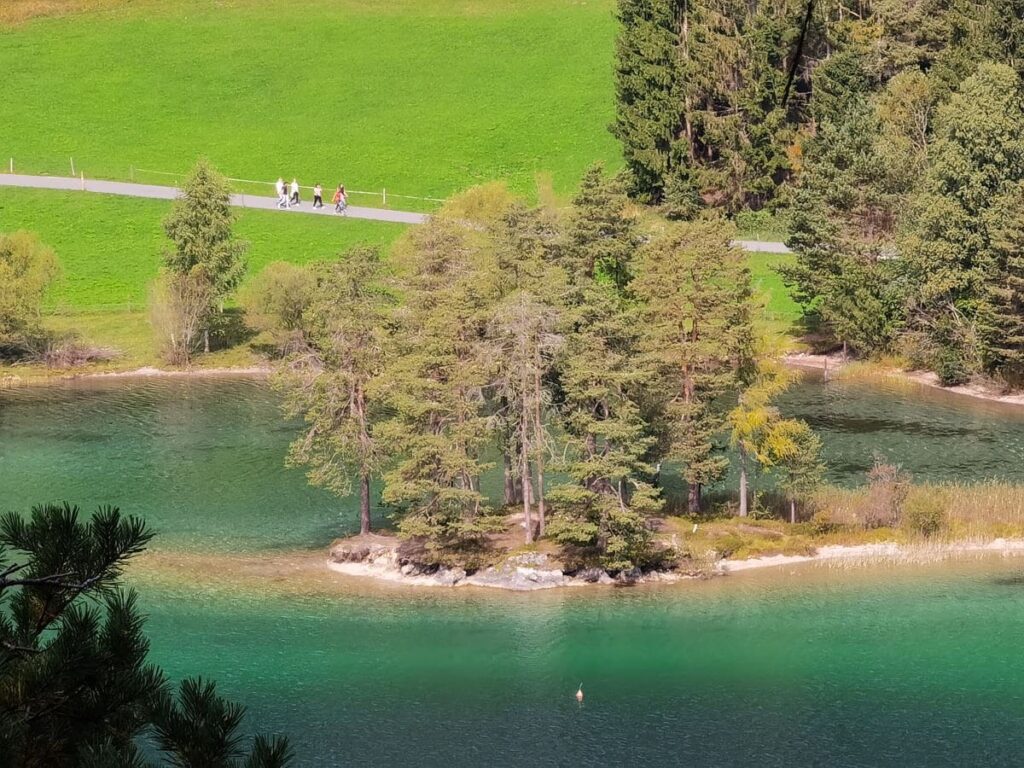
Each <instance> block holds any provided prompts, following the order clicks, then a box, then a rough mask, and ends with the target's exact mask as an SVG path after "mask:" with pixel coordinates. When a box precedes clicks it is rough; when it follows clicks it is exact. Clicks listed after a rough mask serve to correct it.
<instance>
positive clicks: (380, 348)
mask: <svg viewBox="0 0 1024 768" xmlns="http://www.w3.org/2000/svg"><path fill="white" fill-rule="evenodd" d="M314 274H315V279H316V284H315V287H314V288H313V290H312V295H311V297H310V303H309V306H308V307H307V308H306V311H305V312H304V314H303V316H302V319H301V321H300V327H301V330H302V338H303V342H304V346H303V347H302V348H301V349H300V350H299V351H298V352H296V353H294V354H292V355H290V356H289V357H288V358H287V359H286V360H285V361H284V362H283V363H282V365H281V366H279V369H278V383H279V384H280V385H282V386H283V388H284V390H285V392H286V398H285V409H286V412H287V413H288V415H289V416H292V417H294V416H301V417H302V418H303V419H304V420H305V422H306V429H305V433H304V434H303V435H302V436H301V437H299V438H298V439H297V440H296V441H295V442H294V443H292V446H291V450H290V452H289V455H288V461H289V463H291V464H295V465H299V464H305V465H308V466H309V468H310V469H309V472H308V475H307V476H308V477H309V480H310V482H312V483H313V484H314V485H318V486H321V487H324V488H327V489H329V490H331V491H332V492H334V493H336V494H338V495H339V496H348V495H350V494H351V493H352V490H353V489H352V479H353V476H355V477H357V478H358V480H359V532H360V533H361V534H367V533H369V532H370V482H371V480H372V478H373V477H374V476H376V475H378V474H379V473H380V470H381V466H382V462H383V460H384V458H385V457H384V456H383V449H382V447H381V445H380V443H379V441H378V440H376V439H375V437H374V435H373V426H374V422H375V421H376V420H377V419H378V418H379V416H380V411H381V403H380V402H379V398H378V393H379V392H380V390H381V388H382V384H381V382H380V376H381V374H382V372H383V369H384V359H385V353H386V347H387V339H386V333H387V327H388V324H389V320H390V317H391V313H392V311H393V308H394V298H393V296H392V294H391V292H390V291H389V290H388V288H387V287H386V285H385V268H384V265H383V262H382V260H381V255H380V251H379V250H378V249H376V248H372V247H357V248H353V249H352V250H350V251H348V252H347V253H345V254H343V255H342V256H341V258H340V259H338V260H337V261H334V262H329V263H324V264H320V265H318V267H317V269H316V270H315V272H314Z"/></svg>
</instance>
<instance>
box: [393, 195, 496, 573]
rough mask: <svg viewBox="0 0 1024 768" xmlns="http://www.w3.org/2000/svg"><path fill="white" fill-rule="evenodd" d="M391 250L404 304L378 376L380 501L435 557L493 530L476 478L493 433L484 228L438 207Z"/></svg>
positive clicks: (491, 289)
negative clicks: (387, 457) (383, 451)
mask: <svg viewBox="0 0 1024 768" xmlns="http://www.w3.org/2000/svg"><path fill="white" fill-rule="evenodd" d="M394 256H395V259H396V261H397V263H398V266H399V270H400V274H399V277H400V289H401V292H402V295H403V297H404V300H405V301H404V306H403V308H402V311H401V312H400V313H398V316H397V319H398V323H397V327H396V332H395V334H394V335H393V336H392V338H391V344H392V348H393V351H394V354H393V355H391V359H390V360H389V362H388V366H387V369H386V372H385V375H384V377H383V378H384V380H385V381H386V382H387V388H386V392H385V394H386V397H387V401H388V404H389V407H390V408H391V409H393V413H394V415H393V417H392V418H390V419H388V420H387V421H386V422H384V423H382V424H381V426H380V428H379V434H380V435H381V436H382V437H383V439H385V441H386V443H385V445H389V446H393V448H394V452H395V453H396V454H397V456H398V458H397V460H396V462H395V464H394V466H392V467H391V468H390V469H389V470H388V471H387V472H386V473H385V476H384V492H383V495H382V499H383V501H384V503H386V504H389V505H392V506H394V507H396V508H397V509H398V511H399V512H400V513H401V515H402V519H401V522H400V530H401V531H402V532H403V533H404V534H405V535H407V536H414V537H421V538H423V539H424V540H426V541H427V543H428V545H429V546H431V547H432V548H433V550H434V551H435V553H437V554H438V555H439V556H440V553H441V550H442V549H446V548H451V547H457V546H461V545H462V544H469V545H471V544H473V543H474V542H475V541H478V540H479V537H480V536H481V535H482V534H483V533H485V532H486V531H487V530H489V529H490V528H491V527H493V520H491V519H490V518H489V516H488V513H489V511H490V510H489V508H488V506H487V502H486V498H485V497H484V495H483V493H481V491H480V475H481V473H482V472H483V471H484V470H485V469H486V468H487V467H488V466H489V465H488V464H487V462H485V461H484V460H483V451H484V449H485V448H486V446H487V445H488V443H489V442H490V440H491V439H492V430H491V423H490V419H489V417H488V414H487V412H486V409H485V404H486V389H487V387H488V386H489V384H490V381H491V378H492V366H493V363H492V361H490V360H489V357H488V355H487V346H486V331H487V321H488V318H489V316H490V311H491V308H492V307H493V305H494V301H495V297H496V295H497V288H496V279H497V272H498V270H497V269H496V267H495V264H494V260H493V250H492V249H490V248H488V247H487V246H486V233H484V232H479V231H477V230H476V229H474V228H469V227H466V226H464V225H463V223H461V222H459V221H453V220H451V219H449V218H448V217H447V216H446V215H445V214H444V213H443V212H442V214H440V215H438V216H435V217H434V218H432V219H431V220H430V221H429V222H428V223H426V224H424V225H423V226H421V227H418V228H417V229H416V230H415V231H413V232H411V233H410V234H409V236H408V238H407V240H406V241H405V242H402V243H400V244H399V245H398V246H397V247H396V252H395V254H394Z"/></svg>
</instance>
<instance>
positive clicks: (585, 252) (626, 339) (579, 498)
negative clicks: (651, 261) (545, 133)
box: [549, 169, 661, 570]
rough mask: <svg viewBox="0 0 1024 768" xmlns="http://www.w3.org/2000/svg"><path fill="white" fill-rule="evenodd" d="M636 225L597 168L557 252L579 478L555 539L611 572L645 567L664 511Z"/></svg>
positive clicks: (563, 383)
mask: <svg viewBox="0 0 1024 768" xmlns="http://www.w3.org/2000/svg"><path fill="white" fill-rule="evenodd" d="M634 228H635V225H634V223H633V222H632V220H631V219H630V217H629V216H628V215H627V214H626V210H625V200H624V199H623V198H622V195H621V192H619V191H618V185H617V183H616V182H615V181H613V180H606V179H604V178H603V177H602V176H601V174H600V172H599V171H598V170H594V169H592V170H591V171H590V172H589V173H588V174H587V177H586V179H585V182H584V185H583V187H582V189H581V191H580V194H579V196H578V197H577V198H576V200H575V205H574V209H573V212H572V214H571V219H570V222H569V224H568V227H567V229H568V231H567V234H566V237H565V240H564V243H563V247H562V249H561V251H560V254H559V257H560V258H559V261H560V263H561V264H564V265H565V269H566V271H567V273H568V275H569V281H570V291H569V292H568V299H567V307H566V310H565V311H566V320H567V322H566V333H565V336H566V339H565V345H564V347H563V349H562V354H561V355H560V356H559V360H558V385H559V394H560V398H559V403H558V408H559V415H560V422H561V425H562V428H563V430H564V432H565V434H566V440H567V443H568V450H569V454H568V456H569V458H568V460H567V461H566V462H565V466H564V471H565V473H566V474H568V475H569V477H570V478H571V479H572V481H573V482H572V483H569V484H565V485H562V486H560V487H558V488H556V489H554V490H553V491H552V492H551V494H550V499H551V503H552V508H553V510H554V511H555V513H556V514H555V519H554V520H553V521H552V523H551V525H550V527H549V533H550V535H551V536H552V537H553V538H554V539H555V540H556V541H559V542H561V543H562V544H564V545H566V546H568V547H570V548H571V549H573V550H577V551H579V552H580V553H581V555H582V556H583V558H584V559H586V558H588V557H596V558H598V559H599V560H600V562H601V563H602V564H603V565H604V566H605V567H608V568H610V569H613V570H625V569H629V568H632V567H634V566H636V565H638V564H641V563H642V562H643V561H644V559H645V557H646V556H647V550H648V545H649V541H650V532H649V531H648V529H647V526H646V524H645V518H646V516H648V515H650V514H653V513H655V512H657V511H658V510H659V509H660V508H661V499H660V498H659V497H658V493H657V491H656V489H655V488H654V487H653V486H652V484H651V483H650V481H649V478H650V477H651V476H652V475H653V468H652V467H651V466H650V464H649V463H648V461H647V452H648V449H649V448H650V446H651V445H652V444H653V442H654V439H653V437H652V436H651V435H650V434H649V429H648V425H647V423H646V422H645V420H644V418H643V413H642V409H641V405H640V399H641V397H642V394H643V390H644V386H645V383H646V380H647V375H646V372H645V371H644V369H643V367H642V366H640V365H638V364H637V363H638V357H639V351H638V347H637V343H638V336H637V333H638V328H637V324H636V322H635V317H634V316H633V313H632V310H631V306H630V303H629V299H628V298H627V296H628V293H629V278H630V276H631V274H632V265H631V259H632V255H633V249H634V248H635V244H636V234H635V229H634Z"/></svg>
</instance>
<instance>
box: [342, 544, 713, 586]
mask: <svg viewBox="0 0 1024 768" xmlns="http://www.w3.org/2000/svg"><path fill="white" fill-rule="evenodd" d="M328 567H329V568H330V569H331V570H333V571H337V572H339V573H343V574H346V575H348V576H363V577H370V578H375V579H379V580H382V581H392V582H398V583H402V584H407V585H410V586H425V587H486V588H490V589H506V590H510V591H513V592H532V591H535V590H538V589H554V588H558V587H580V586H587V585H593V584H602V585H605V586H631V585H634V584H643V583H652V582H659V583H666V582H669V583H671V582H676V581H680V580H681V579H686V578H694V577H695V576H693V575H689V574H682V573H676V572H671V571H649V572H643V571H641V570H640V569H639V568H637V569H633V570H632V571H625V572H622V573H618V574H616V575H615V576H612V575H611V574H609V573H608V572H607V571H604V570H602V569H601V568H585V569H583V570H579V571H573V572H566V571H564V570H562V568H561V567H560V565H559V564H558V563H557V562H555V561H554V560H553V559H552V558H551V557H550V556H549V555H547V554H545V553H543V552H523V553H519V554H514V555H510V556H509V557H507V558H505V559H504V560H502V561H501V562H500V563H498V564H496V565H491V566H487V567H485V568H480V569H478V570H475V571H472V572H467V570H466V569H464V568H458V567H445V566H436V565H424V564H422V563H418V562H416V561H415V560H414V559H413V558H410V557H409V556H407V555H405V554H404V553H403V552H402V549H401V546H400V545H399V544H398V543H397V542H396V541H394V540H392V539H390V538H389V537H386V536H373V537H358V538H356V539H350V540H341V541H338V542H335V544H334V545H333V546H332V547H331V550H330V555H329V560H328Z"/></svg>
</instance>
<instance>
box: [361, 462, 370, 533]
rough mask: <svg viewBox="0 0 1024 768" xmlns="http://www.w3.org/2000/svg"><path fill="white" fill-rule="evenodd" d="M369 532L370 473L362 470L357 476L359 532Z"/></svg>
mask: <svg viewBox="0 0 1024 768" xmlns="http://www.w3.org/2000/svg"><path fill="white" fill-rule="evenodd" d="M369 532H370V475H369V473H368V472H364V473H363V474H362V475H361V476H360V478H359V533H360V535H363V536H365V535H366V534H368V533H369Z"/></svg>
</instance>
